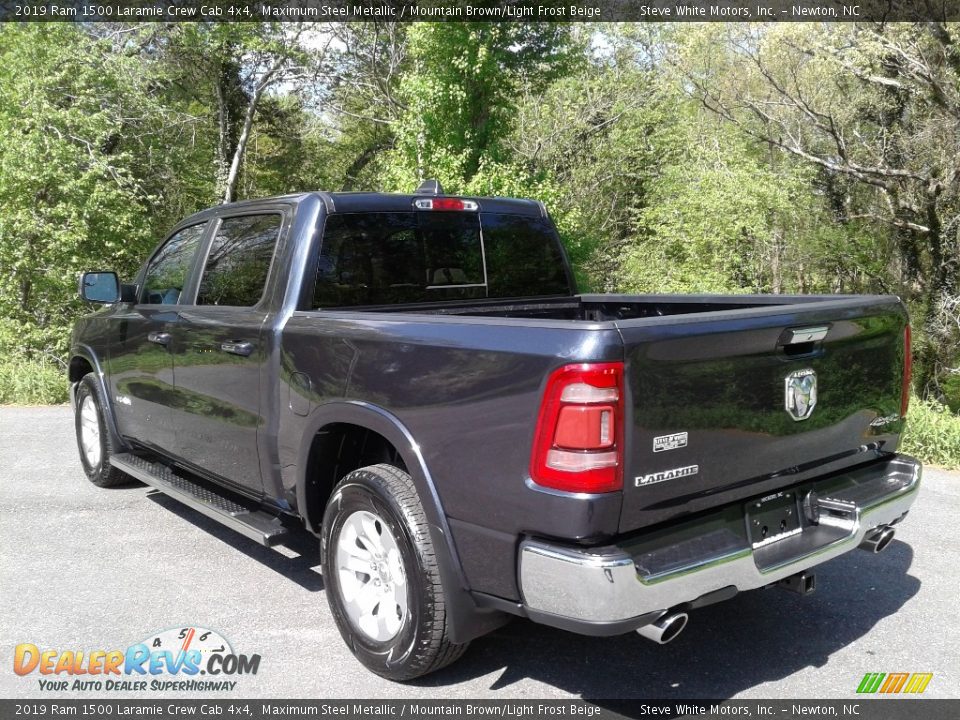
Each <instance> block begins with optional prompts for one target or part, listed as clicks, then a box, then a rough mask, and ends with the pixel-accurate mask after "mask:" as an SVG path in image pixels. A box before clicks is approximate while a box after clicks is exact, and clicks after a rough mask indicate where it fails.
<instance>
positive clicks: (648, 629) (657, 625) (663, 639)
mask: <svg viewBox="0 0 960 720" xmlns="http://www.w3.org/2000/svg"><path fill="white" fill-rule="evenodd" d="M688 619H689V618H688V617H687V614H686V613H682V612H681V613H669V614H666V615H664V616H662V617H661V618H660V619H659V620H657V621H656V622H653V623H650V624H649V625H644V626H643V627H642V628H637V632H638V633H639V634H640V635H642V636H643V637H645V638H646V639H647V640H653V641H654V642H655V643H657V644H659V645H666V644H667V643H668V642H670V641H671V640H673V639H674V638H675V637H676V636H677V635H679V634H680V633H682V632H683V629H684V628H685V627H686V626H687V620H688Z"/></svg>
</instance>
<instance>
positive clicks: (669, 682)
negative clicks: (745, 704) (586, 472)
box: [416, 540, 920, 714]
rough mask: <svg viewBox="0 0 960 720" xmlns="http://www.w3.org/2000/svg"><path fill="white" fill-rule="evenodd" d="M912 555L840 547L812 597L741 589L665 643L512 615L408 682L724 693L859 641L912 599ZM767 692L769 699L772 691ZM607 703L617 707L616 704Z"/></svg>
mask: <svg viewBox="0 0 960 720" xmlns="http://www.w3.org/2000/svg"><path fill="white" fill-rule="evenodd" d="M912 561H913V551H912V549H911V548H910V546H909V545H907V544H905V543H902V542H900V541H897V540H895V541H894V542H893V543H891V545H890V546H889V548H888V549H887V550H886V551H885V552H884V553H882V554H881V555H869V554H867V553H865V552H860V551H855V552H850V553H847V554H845V555H842V556H841V557H839V558H836V559H835V560H833V561H831V562H829V563H826V564H825V565H822V566H820V567H819V568H818V569H817V570H816V573H817V585H818V589H817V591H816V592H815V593H813V594H812V595H809V596H806V597H800V596H798V595H794V594H792V593H789V592H786V591H784V590H779V589H775V588H772V589H764V590H756V591H752V592H747V593H742V594H740V595H738V596H736V597H734V598H733V599H732V600H729V601H727V602H723V603H718V604H717V605H712V606H709V607H706V608H702V609H700V610H695V611H693V612H691V613H690V623H689V625H688V626H687V629H686V630H685V631H684V632H683V633H682V634H681V635H680V636H679V637H678V638H677V639H676V640H674V641H673V642H671V643H670V644H669V645H662V646H661V645H655V644H653V643H652V642H650V641H648V640H645V639H643V638H642V637H640V636H639V635H637V634H636V633H630V634H629V635H623V636H619V637H612V638H589V637H584V636H579V635H574V634H572V633H566V632H562V631H560V630H553V629H550V628H547V627H543V626H538V625H535V624H533V623H531V622H528V621H526V620H517V621H514V622H513V623H511V624H510V625H507V626H506V627H504V628H502V629H500V630H498V631H496V632H494V633H492V634H491V635H488V636H486V637H484V638H480V639H479V640H476V641H475V642H474V643H473V645H472V646H471V648H470V650H469V651H468V652H467V654H466V655H465V656H464V657H463V659H462V660H460V661H459V662H458V663H456V664H455V665H453V666H451V667H449V668H447V669H444V670H441V671H440V672H438V673H435V674H433V675H429V676H427V677H426V678H423V679H422V680H420V681H417V682H416V684H417V685H419V686H421V687H436V688H442V687H444V686H446V685H451V684H454V683H458V682H462V681H464V680H467V679H471V678H475V677H478V676H481V675H486V674H489V673H493V672H496V671H498V670H500V671H501V672H500V675H499V677H498V678H497V679H496V680H495V681H494V683H493V684H492V685H491V686H490V689H491V690H499V689H505V688H509V687H510V685H512V684H513V683H515V682H517V681H519V680H521V679H524V678H530V679H533V680H537V681H539V682H542V683H545V684H548V685H553V686H555V687H557V688H560V689H561V690H564V691H565V692H569V693H572V694H575V695H579V696H580V697H582V698H584V699H588V700H593V701H595V702H596V701H597V700H598V699H600V698H609V699H629V698H656V699H692V698H711V699H726V698H729V697H731V696H733V695H735V694H737V693H739V692H742V691H744V690H748V689H750V688H753V687H756V686H757V685H761V684H764V683H775V682H777V681H779V680H781V679H783V678H786V677H789V676H790V675H793V674H794V673H797V672H799V671H801V670H803V669H804V668H807V667H810V666H814V667H820V666H822V665H824V664H825V663H826V662H827V660H828V659H829V658H830V656H831V655H832V654H833V653H834V652H836V651H838V650H840V649H842V648H843V647H845V646H847V645H849V644H850V643H852V642H855V641H857V640H860V639H861V638H863V637H864V636H865V635H867V634H868V633H869V632H870V630H871V628H873V626H874V625H876V624H877V623H878V622H879V621H881V620H883V619H884V618H886V617H888V616H890V615H893V614H894V613H896V612H897V611H898V610H899V609H900V608H901V607H902V606H903V605H904V604H905V603H906V602H907V601H908V600H909V599H910V598H912V597H913V596H914V595H916V593H917V591H918V590H919V588H920V581H919V580H918V579H917V578H915V577H912V576H911V575H909V574H908V570H909V568H910V565H911V563H912ZM865 652H866V653H867V654H868V655H870V654H873V653H872V651H871V650H870V649H869V648H868V649H866V651H865ZM858 680H859V678H851V682H853V683H856V682H857V681H858ZM854 690H855V686H851V688H850V691H851V693H852V692H853V691H854ZM766 694H767V695H769V696H776V695H777V690H776V688H771V689H770V690H769V691H768V692H767V693H766ZM598 704H599V705H601V706H603V704H604V703H603V702H602V701H600V702H598ZM610 708H611V709H613V710H615V711H616V712H619V713H621V714H623V713H624V712H625V710H624V709H623V708H620V707H617V705H616V703H611V704H610Z"/></svg>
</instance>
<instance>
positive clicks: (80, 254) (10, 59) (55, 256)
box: [0, 23, 151, 350]
mask: <svg viewBox="0 0 960 720" xmlns="http://www.w3.org/2000/svg"><path fill="white" fill-rule="evenodd" d="M0 68H2V70H0V72H2V74H3V82H2V83H0V127H2V128H3V132H2V133H0V207H2V208H3V212H2V213H0V315H2V316H3V317H4V319H5V322H7V323H12V324H16V325H19V326H22V327H23V328H25V329H27V330H28V332H30V333H31V334H33V335H34V337H36V336H37V335H39V336H40V337H44V338H46V337H48V336H49V335H48V333H49V331H54V332H56V333H57V334H58V336H59V337H60V338H61V341H60V342H59V343H57V349H60V350H62V348H63V339H64V335H65V332H66V327H67V325H68V324H69V322H70V320H71V318H72V316H73V314H74V313H75V312H76V310H77V307H78V306H77V303H75V302H72V301H70V300H68V298H69V297H70V295H72V294H73V293H74V292H75V287H76V285H75V283H76V277H77V274H78V273H79V272H80V271H81V270H83V269H87V268H91V267H96V266H99V265H100V264H101V263H103V261H104V256H105V255H106V256H107V257H108V258H109V259H110V260H111V262H112V263H113V265H114V266H115V267H117V268H118V269H121V270H127V271H129V270H131V269H132V268H133V267H135V265H136V264H137V263H138V262H139V261H140V259H141V258H142V255H143V252H144V249H145V247H146V243H147V240H148V230H149V224H148V223H147V222H146V221H145V218H144V214H145V213H144V210H145V209H146V205H147V204H148V203H149V202H150V199H151V198H150V197H149V196H148V195H147V193H146V191H145V189H144V187H143V186H142V185H141V183H140V181H139V175H140V173H139V172H138V169H139V168H138V164H139V156H138V154H137V152H135V149H134V148H133V147H132V145H133V143H132V142H131V141H130V140H129V139H128V134H129V135H132V134H135V131H134V129H133V128H131V127H130V122H131V121H130V119H129V118H130V117H131V116H137V115H138V114H139V113H140V112H141V111H142V110H143V109H144V108H143V106H142V105H141V104H140V103H141V101H143V100H144V99H145V97H146V96H145V89H144V88H143V87H142V84H141V83H142V80H140V79H138V78H137V73H136V68H135V67H130V62H129V59H128V58H126V57H124V56H123V55H121V54H117V53H112V52H110V51H109V48H108V47H107V43H106V42H105V41H98V40H96V39H95V38H92V37H89V36H87V35H84V34H82V33H80V32H77V31H76V30H75V29H73V28H72V27H70V26H64V25H59V24H46V23H44V24H35V25H31V24H24V25H17V26H5V27H4V28H3V29H2V30H0ZM31 344H32V343H31ZM45 346H46V344H45ZM46 347H47V348H48V349H53V348H49V346H46Z"/></svg>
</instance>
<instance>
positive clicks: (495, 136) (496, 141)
mask: <svg viewBox="0 0 960 720" xmlns="http://www.w3.org/2000/svg"><path fill="white" fill-rule="evenodd" d="M567 35H568V31H567V28H566V27H565V26H563V25H561V24H556V23H528V24H513V23H438V24H432V23H418V24H416V25H415V26H414V27H412V28H411V29H410V30H408V32H407V36H408V43H409V46H408V47H409V55H410V58H411V60H410V62H411V64H412V69H411V70H410V71H409V72H408V73H406V74H405V75H404V76H403V78H402V79H401V81H400V88H399V96H400V98H401V101H402V102H403V103H404V105H405V111H404V112H403V114H402V115H401V116H400V117H399V118H398V119H397V121H396V122H395V125H394V133H395V137H396V147H395V149H394V150H393V151H392V152H391V155H390V159H389V160H388V165H387V168H386V183H387V187H389V188H395V189H398V190H403V191H409V189H410V188H411V187H413V186H415V185H416V183H417V181H418V180H420V179H422V178H425V177H436V178H438V179H439V180H440V181H441V183H442V184H443V185H444V187H445V188H446V189H447V190H448V191H451V192H462V191H464V190H465V189H466V188H467V186H468V185H469V184H470V182H471V180H472V179H473V178H474V176H476V175H477V173H478V172H479V171H480V170H481V168H482V167H483V166H485V165H486V166H488V167H489V165H490V164H493V165H499V164H501V163H504V161H506V160H508V153H507V152H506V149H505V147H504V140H505V139H506V138H507V137H508V135H509V133H510V131H511V130H512V129H513V119H514V117H515V107H516V103H515V101H516V97H517V94H518V92H519V90H520V88H522V87H524V86H529V85H539V84H545V83H547V82H549V81H550V80H551V79H553V78H554V77H556V76H557V75H559V74H561V73H563V72H564V71H565V70H567V69H569V68H570V67H571V66H572V58H573V57H574V55H573V54H572V53H571V52H570V46H569V45H568V44H567V43H566V42H565V40H566V38H567Z"/></svg>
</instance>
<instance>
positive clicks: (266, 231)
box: [197, 214, 283, 307]
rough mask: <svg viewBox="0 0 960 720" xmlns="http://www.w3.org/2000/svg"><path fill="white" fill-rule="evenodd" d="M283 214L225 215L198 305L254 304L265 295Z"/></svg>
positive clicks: (211, 251)
mask: <svg viewBox="0 0 960 720" xmlns="http://www.w3.org/2000/svg"><path fill="white" fill-rule="evenodd" d="M282 224H283V217H282V216H281V215H278V214H270V215H241V216H238V217H232V218H225V219H224V220H223V222H221V223H220V227H219V229H218V230H217V235H216V237H214V238H213V243H212V244H211V245H210V253H209V255H208V256H207V264H206V267H204V269H203V277H202V278H201V280H200V292H199V294H198V295H197V305H229V306H233V307H252V306H254V305H256V304H257V303H258V302H259V301H260V298H261V297H262V296H263V290H264V287H265V286H266V284H267V273H268V272H269V271H270V262H271V261H272V260H273V251H274V248H275V247H276V245H277V238H278V237H279V236H280V226H281V225H282Z"/></svg>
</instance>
